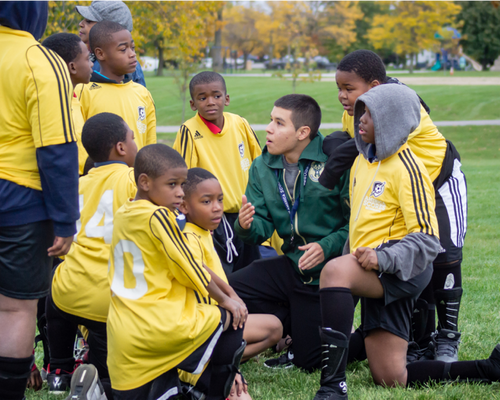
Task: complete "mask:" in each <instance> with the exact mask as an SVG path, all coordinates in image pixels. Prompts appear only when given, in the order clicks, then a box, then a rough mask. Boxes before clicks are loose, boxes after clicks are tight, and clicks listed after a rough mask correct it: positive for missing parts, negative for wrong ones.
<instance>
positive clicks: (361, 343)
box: [347, 328, 366, 364]
mask: <svg viewBox="0 0 500 400" xmlns="http://www.w3.org/2000/svg"><path fill="white" fill-rule="evenodd" d="M363 360H366V349H365V339H364V337H363V332H362V331H361V329H360V328H358V329H356V330H355V331H354V333H351V338H350V339H349V353H348V355H347V364H349V363H351V362H353V361H363Z"/></svg>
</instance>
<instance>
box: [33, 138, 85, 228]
mask: <svg viewBox="0 0 500 400" xmlns="http://www.w3.org/2000/svg"><path fill="white" fill-rule="evenodd" d="M36 159H37V163H38V170H39V171H40V180H41V182H42V193H43V199H44V202H45V207H46V209H47V213H48V214H49V217H50V219H51V220H52V221H54V233H55V235H56V236H60V237H68V236H73V235H74V234H75V233H76V221H77V220H78V218H80V211H79V209H78V148H77V146H76V142H71V143H64V144H56V145H52V146H47V147H39V148H38V149H37V150H36Z"/></svg>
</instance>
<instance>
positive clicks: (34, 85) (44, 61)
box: [0, 26, 76, 190]
mask: <svg viewBox="0 0 500 400" xmlns="http://www.w3.org/2000/svg"><path fill="white" fill-rule="evenodd" d="M0 49H2V51H1V52H0V69H1V71H2V73H1V74H0V110H1V111H0V179H5V180H8V181H11V182H14V183H17V184H18V185H21V186H26V187H29V188H31V189H35V190H42V184H41V182H40V174H39V171H38V165H37V161H36V149H37V148H39V147H45V146H51V145H57V144H63V143H69V142H74V141H76V136H75V128H74V126H73V117H72V115H71V96H72V95H73V86H72V84H71V80H70V77H69V72H68V68H67V66H66V63H65V62H64V61H63V59H62V58H61V57H59V56H58V55H57V54H56V53H54V52H53V51H51V50H49V49H46V48H45V47H43V46H41V45H40V43H38V42H37V41H36V40H35V39H34V38H33V36H32V35H31V34H30V33H28V32H24V31H20V30H15V29H10V28H7V27H5V26H0ZM20 88H21V89H20Z"/></svg>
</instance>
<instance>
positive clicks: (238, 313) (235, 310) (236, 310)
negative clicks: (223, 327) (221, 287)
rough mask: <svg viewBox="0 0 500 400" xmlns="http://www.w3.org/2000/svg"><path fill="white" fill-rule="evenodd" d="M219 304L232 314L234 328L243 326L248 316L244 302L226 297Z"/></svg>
mask: <svg viewBox="0 0 500 400" xmlns="http://www.w3.org/2000/svg"><path fill="white" fill-rule="evenodd" d="M219 305H220V306H221V307H222V308H224V309H225V310H227V311H229V312H230V313H231V314H232V315H233V328H234V330H236V329H238V327H240V328H243V325H244V324H245V322H246V320H247V317H248V310H247V306H246V305H245V304H241V303H240V302H238V301H236V300H233V299H231V298H230V297H226V298H225V300H224V301H223V302H222V303H219Z"/></svg>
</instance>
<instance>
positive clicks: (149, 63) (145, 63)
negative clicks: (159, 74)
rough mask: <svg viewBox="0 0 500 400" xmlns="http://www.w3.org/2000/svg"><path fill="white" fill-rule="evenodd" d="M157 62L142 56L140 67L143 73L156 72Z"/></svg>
mask: <svg viewBox="0 0 500 400" xmlns="http://www.w3.org/2000/svg"><path fill="white" fill-rule="evenodd" d="M158 64H159V61H158V59H157V58H154V57H148V56H144V57H141V65H142V70H143V71H156V70H157V69H158Z"/></svg>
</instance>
